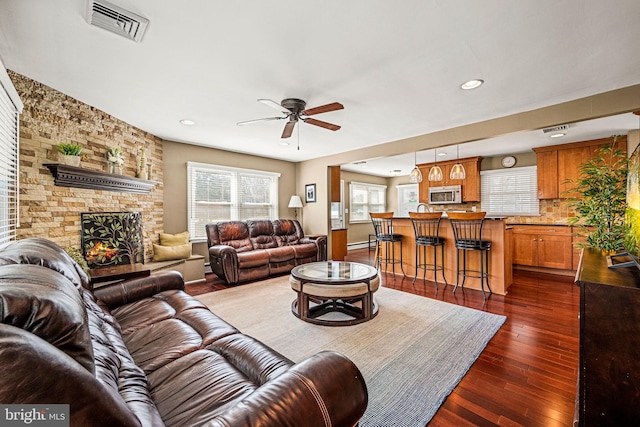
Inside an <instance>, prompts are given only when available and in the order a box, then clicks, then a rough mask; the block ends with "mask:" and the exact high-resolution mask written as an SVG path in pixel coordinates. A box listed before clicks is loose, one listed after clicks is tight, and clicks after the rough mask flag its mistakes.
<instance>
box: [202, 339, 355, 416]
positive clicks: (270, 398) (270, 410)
mask: <svg viewBox="0 0 640 427" xmlns="http://www.w3.org/2000/svg"><path fill="white" fill-rule="evenodd" d="M367 403H368V394H367V386H366V384H365V382H364V378H363V377H362V374H361V373H360V370H359V369H358V368H357V367H356V365H355V364H354V363H353V362H352V361H351V360H349V359H348V358H346V357H345V356H343V355H341V354H339V353H336V352H332V351H324V352H320V353H318V354H316V355H314V356H311V357H309V358H308V359H306V360H304V361H302V362H301V363H298V364H296V365H294V366H293V367H291V369H290V370H289V371H287V372H285V373H284V374H282V375H280V376H279V377H277V378H276V379H274V380H272V381H270V382H268V383H266V384H264V385H263V386H262V387H260V388H259V389H257V390H256V391H255V392H253V393H252V394H251V395H249V396H248V397H247V398H246V399H244V400H243V401H242V402H240V403H239V404H238V405H235V406H234V407H232V408H230V409H228V410H227V411H225V412H224V413H222V414H220V415H219V416H217V417H216V418H214V419H212V420H211V422H210V424H207V425H209V426H220V427H222V426H225V427H250V426H256V425H261V426H306V427H316V426H317V427H326V426H329V425H332V426H355V425H356V424H357V423H358V420H360V418H362V415H363V414H364V411H365V409H366V408H367Z"/></svg>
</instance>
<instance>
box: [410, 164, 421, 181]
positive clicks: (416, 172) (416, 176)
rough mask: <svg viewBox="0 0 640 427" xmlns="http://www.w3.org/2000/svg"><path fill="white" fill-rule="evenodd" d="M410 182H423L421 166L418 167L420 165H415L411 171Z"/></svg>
mask: <svg viewBox="0 0 640 427" xmlns="http://www.w3.org/2000/svg"><path fill="white" fill-rule="evenodd" d="M409 182H411V183H417V182H422V172H420V168H418V166H416V167H414V168H413V170H412V171H411V172H410V173H409Z"/></svg>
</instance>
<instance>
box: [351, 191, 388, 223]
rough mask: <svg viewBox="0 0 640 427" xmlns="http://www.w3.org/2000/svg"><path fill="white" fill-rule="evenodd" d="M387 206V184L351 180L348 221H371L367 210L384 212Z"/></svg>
mask: <svg viewBox="0 0 640 427" xmlns="http://www.w3.org/2000/svg"><path fill="white" fill-rule="evenodd" d="M386 207H387V186H386V185H377V184H366V183H362V182H351V183H350V184H349V222H350V223H358V222H367V221H371V218H370V217H369V212H384V211H385V209H386Z"/></svg>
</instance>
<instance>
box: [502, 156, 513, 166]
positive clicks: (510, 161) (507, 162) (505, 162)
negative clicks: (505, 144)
mask: <svg viewBox="0 0 640 427" xmlns="http://www.w3.org/2000/svg"><path fill="white" fill-rule="evenodd" d="M515 164H516V158H515V157H513V156H506V157H503V158H502V166H503V167H505V168H512V167H514V166H515Z"/></svg>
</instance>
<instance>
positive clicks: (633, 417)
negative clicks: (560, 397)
mask: <svg viewBox="0 0 640 427" xmlns="http://www.w3.org/2000/svg"><path fill="white" fill-rule="evenodd" d="M605 255H606V254H605V253H603V252H601V251H596V250H593V249H585V250H584V251H583V253H582V257H581V260H580V266H579V268H578V273H577V275H576V283H577V284H578V285H579V286H580V368H579V373H578V382H579V390H578V418H579V426H582V427H590V426H637V425H640V409H638V408H640V270H638V269H637V268H635V267H630V268H618V269H609V268H607V263H606V257H605Z"/></svg>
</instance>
